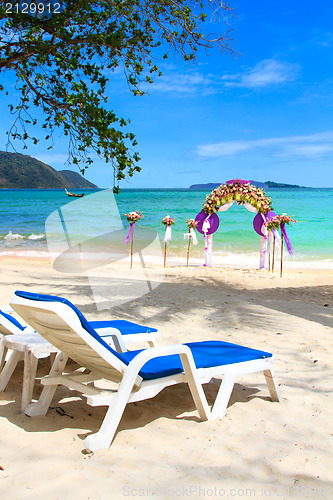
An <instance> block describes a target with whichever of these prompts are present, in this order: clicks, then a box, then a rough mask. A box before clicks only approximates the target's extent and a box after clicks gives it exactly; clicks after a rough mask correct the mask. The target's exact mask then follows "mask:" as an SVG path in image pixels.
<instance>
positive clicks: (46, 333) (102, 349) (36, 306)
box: [10, 291, 128, 382]
mask: <svg viewBox="0 0 333 500" xmlns="http://www.w3.org/2000/svg"><path fill="white" fill-rule="evenodd" d="M10 305H11V306H12V308H13V309H14V311H16V312H17V313H18V314H19V315H20V316H21V317H22V318H23V319H24V320H25V321H26V322H27V323H28V324H29V325H31V326H32V327H33V328H34V329H35V330H36V331H37V332H38V333H39V334H40V335H42V336H43V337H44V338H45V339H46V340H48V342H50V343H51V344H53V345H54V346H55V347H57V349H59V350H60V351H62V352H64V353H65V354H67V355H68V356H69V357H70V358H71V359H73V360H74V361H76V362H77V363H79V364H80V365H82V366H84V367H86V368H88V369H89V370H92V371H94V372H98V373H99V374H102V375H103V377H105V378H108V379H110V380H114V381H116V382H117V381H119V380H120V379H121V378H122V374H123V372H124V371H125V369H126V366H127V365H128V362H127V361H126V360H123V359H122V357H121V354H119V353H118V352H117V351H115V350H114V349H112V348H111V347H110V346H109V345H108V344H107V343H106V342H105V341H104V340H103V339H102V338H101V337H100V336H99V335H98V334H97V333H96V331H95V330H94V329H93V328H92V327H91V326H90V325H89V323H88V321H87V320H86V319H85V317H84V316H83V314H82V313H81V312H80V311H79V310H78V309H77V308H76V307H75V306H74V305H73V304H72V303H71V302H69V301H68V300H67V299H64V298H62V297H57V296H52V295H44V294H33V293H30V292H20V291H17V292H15V296H14V299H13V300H12V301H11V303H10Z"/></svg>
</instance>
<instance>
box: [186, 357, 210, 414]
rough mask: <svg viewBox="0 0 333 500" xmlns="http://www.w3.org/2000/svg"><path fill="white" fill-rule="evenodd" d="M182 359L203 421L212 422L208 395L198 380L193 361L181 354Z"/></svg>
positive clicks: (187, 379)
mask: <svg viewBox="0 0 333 500" xmlns="http://www.w3.org/2000/svg"><path fill="white" fill-rule="evenodd" d="M180 359H181V361H182V365H183V368H184V372H185V375H186V381H187V383H188V386H189V388H190V391H191V394H192V398H193V400H194V403H195V406H196V408H197V410H198V413H199V416H200V418H201V420H211V411H210V408H209V405H208V402H207V398H206V394H205V392H204V390H203V387H202V385H201V383H200V382H199V380H198V379H197V376H196V375H195V372H196V369H195V366H194V362H193V360H192V361H190V360H189V358H188V356H187V355H185V354H180ZM192 363H193V366H192Z"/></svg>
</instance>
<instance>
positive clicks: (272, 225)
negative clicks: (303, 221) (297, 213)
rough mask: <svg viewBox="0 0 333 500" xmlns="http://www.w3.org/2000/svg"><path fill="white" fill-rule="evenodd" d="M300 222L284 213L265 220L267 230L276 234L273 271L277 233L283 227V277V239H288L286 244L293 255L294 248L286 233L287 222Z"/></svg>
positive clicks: (281, 266)
mask: <svg viewBox="0 0 333 500" xmlns="http://www.w3.org/2000/svg"><path fill="white" fill-rule="evenodd" d="M295 222H298V221H297V220H295V219H292V218H291V217H290V215H287V214H282V215H275V216H274V217H272V218H270V219H268V220H267V221H266V222H265V226H266V228H267V231H271V232H273V234H274V239H273V256H272V272H273V271H274V257H275V234H276V233H277V231H278V230H279V229H281V264H280V277H281V278H282V270H283V239H285V241H286V245H287V248H288V251H289V254H290V255H293V249H292V246H291V243H290V241H289V238H288V235H287V233H286V229H285V225H286V224H288V225H289V224H291V223H295ZM270 254H271V252H269V260H270Z"/></svg>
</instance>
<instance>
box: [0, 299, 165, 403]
mask: <svg viewBox="0 0 333 500" xmlns="http://www.w3.org/2000/svg"><path fill="white" fill-rule="evenodd" d="M11 312H13V309H12V308H11V307H10V306H2V310H0V334H2V338H0V392H1V391H4V390H5V389H6V387H7V385H8V382H9V380H10V378H11V376H12V375H13V373H14V371H15V368H16V366H17V364H18V362H19V361H21V360H24V371H23V384H22V398H21V411H22V412H24V410H25V408H26V406H27V405H28V404H30V403H31V400H32V394H33V389H34V384H35V379H36V372H37V365H38V360H39V359H42V358H47V357H48V356H50V355H52V354H54V355H55V354H56V353H58V352H59V351H58V349H57V348H56V347H54V345H52V344H51V343H49V342H48V341H47V340H46V339H45V338H44V337H42V336H40V335H39V334H38V333H36V332H35V330H34V328H32V327H31V326H23V325H22V324H21V323H20V322H19V321H18V320H17V319H16V318H14V317H13V316H12V315H11V314H10V313H11ZM90 325H91V326H92V327H93V328H94V329H95V330H96V331H97V332H98V333H99V335H100V336H101V337H102V338H104V340H105V341H106V342H107V343H111V344H112V346H113V347H114V348H115V349H116V350H117V351H119V352H123V351H126V350H127V347H126V346H127V345H128V344H131V343H137V342H148V345H149V346H151V347H153V346H156V345H157V340H156V339H157V336H158V332H157V330H156V328H151V327H147V326H142V325H138V324H137V323H132V322H130V321H125V320H111V321H91V322H90ZM7 352H8V354H9V353H10V354H9V355H8V356H7V361H6V363H5V359H6V355H7Z"/></svg>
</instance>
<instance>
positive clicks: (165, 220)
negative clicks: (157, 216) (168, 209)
mask: <svg viewBox="0 0 333 500" xmlns="http://www.w3.org/2000/svg"><path fill="white" fill-rule="evenodd" d="M162 224H163V226H173V225H174V224H175V218H174V217H170V215H166V216H165V217H163V219H162Z"/></svg>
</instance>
